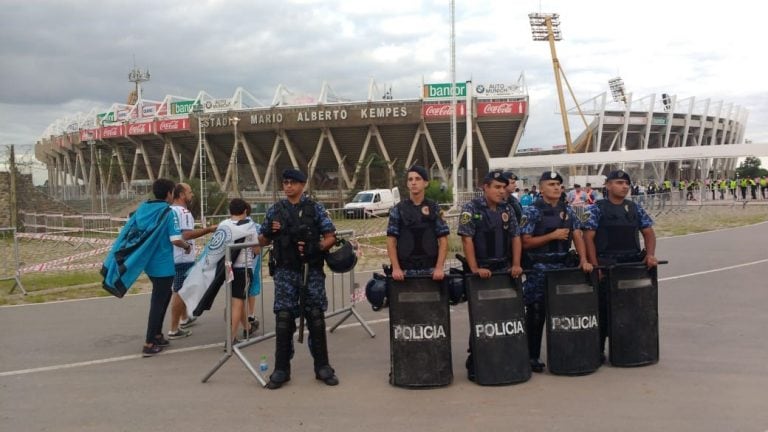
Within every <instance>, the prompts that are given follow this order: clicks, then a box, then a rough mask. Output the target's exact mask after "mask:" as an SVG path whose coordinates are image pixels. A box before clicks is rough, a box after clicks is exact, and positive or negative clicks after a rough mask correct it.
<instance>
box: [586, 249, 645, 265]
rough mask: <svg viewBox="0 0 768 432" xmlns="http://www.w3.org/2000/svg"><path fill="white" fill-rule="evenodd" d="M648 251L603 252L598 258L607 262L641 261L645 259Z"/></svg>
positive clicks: (602, 261)
mask: <svg viewBox="0 0 768 432" xmlns="http://www.w3.org/2000/svg"><path fill="white" fill-rule="evenodd" d="M645 255H646V252H645V251H644V250H643V251H641V252H617V253H602V254H599V255H598V256H597V260H598V261H600V262H601V263H605V264H623V263H631V262H639V261H642V260H643V259H645Z"/></svg>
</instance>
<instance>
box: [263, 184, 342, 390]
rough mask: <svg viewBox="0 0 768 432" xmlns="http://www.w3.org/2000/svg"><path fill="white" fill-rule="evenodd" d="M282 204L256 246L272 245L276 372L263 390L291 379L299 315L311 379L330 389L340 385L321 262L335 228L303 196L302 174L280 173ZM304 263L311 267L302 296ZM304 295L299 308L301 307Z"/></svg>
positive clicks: (322, 211)
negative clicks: (329, 341) (330, 341)
mask: <svg viewBox="0 0 768 432" xmlns="http://www.w3.org/2000/svg"><path fill="white" fill-rule="evenodd" d="M282 178H283V192H284V193H285V199H282V200H280V201H278V202H277V203H275V204H274V205H273V206H271V207H270V208H269V209H268V210H267V214H266V216H265V218H264V223H263V224H262V225H261V230H260V235H259V243H260V244H261V245H262V246H266V245H269V244H272V245H273V251H272V257H271V259H274V263H273V264H274V268H275V271H274V282H275V303H274V307H273V310H274V313H275V315H276V317H275V322H276V324H275V325H276V328H275V346H276V348H275V369H274V371H273V373H272V375H270V377H269V382H268V383H267V388H269V389H277V388H280V387H281V386H282V385H283V384H284V383H286V382H287V381H289V380H290V379H291V364H290V362H291V357H292V355H293V332H294V331H295V330H296V318H297V317H299V316H300V314H303V315H304V317H305V318H306V320H307V323H308V328H309V349H310V352H311V353H312V357H313V358H314V366H315V378H317V379H318V380H320V381H323V382H324V383H325V384H327V385H330V386H334V385H337V384H338V383H339V379H338V378H337V377H336V373H335V371H334V370H333V368H332V367H331V366H330V364H329V361H328V348H327V343H326V334H325V311H326V309H327V308H328V298H327V297H326V295H325V273H324V272H323V263H324V261H323V257H324V253H325V251H327V250H328V249H330V248H331V247H332V246H333V245H334V243H335V242H336V227H335V226H334V225H333V222H331V219H330V218H329V217H328V212H327V211H326V210H325V208H324V207H323V206H322V205H321V204H319V203H317V202H315V201H312V200H311V199H310V198H309V197H307V196H306V195H304V185H305V183H306V182H307V177H306V176H305V175H304V173H302V172H301V171H298V170H295V169H286V170H285V171H283V175H282ZM304 264H307V265H308V267H309V275H308V281H307V287H306V291H305V292H304V293H302V292H301V290H302V286H303V285H304V275H303V268H304ZM300 296H303V297H304V299H305V301H304V302H303V303H304V304H303V309H302V308H300V303H301V302H300V301H299V300H300Z"/></svg>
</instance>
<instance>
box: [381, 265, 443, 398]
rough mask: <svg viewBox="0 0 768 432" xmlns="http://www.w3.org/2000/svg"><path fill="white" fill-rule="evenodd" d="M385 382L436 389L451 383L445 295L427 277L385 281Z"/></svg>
mask: <svg viewBox="0 0 768 432" xmlns="http://www.w3.org/2000/svg"><path fill="white" fill-rule="evenodd" d="M388 283H389V284H390V288H389V340H390V361H391V372H390V378H389V381H390V383H391V384H392V385H395V386H398V387H437V386H445V385H448V384H450V383H451V381H453V364H452V362H451V319H450V313H449V307H448V292H447V289H446V286H445V283H444V281H443V282H437V281H433V280H432V279H431V277H430V276H426V277H408V278H406V279H405V281H402V282H399V281H395V280H392V279H391V278H388Z"/></svg>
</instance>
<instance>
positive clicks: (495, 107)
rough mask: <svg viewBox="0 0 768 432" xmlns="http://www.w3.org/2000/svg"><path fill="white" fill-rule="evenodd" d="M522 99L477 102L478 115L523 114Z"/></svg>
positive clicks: (510, 115)
mask: <svg viewBox="0 0 768 432" xmlns="http://www.w3.org/2000/svg"><path fill="white" fill-rule="evenodd" d="M525 109H526V103H525V102H524V101H512V102H478V103H477V116H478V117H520V116H522V115H523V114H525Z"/></svg>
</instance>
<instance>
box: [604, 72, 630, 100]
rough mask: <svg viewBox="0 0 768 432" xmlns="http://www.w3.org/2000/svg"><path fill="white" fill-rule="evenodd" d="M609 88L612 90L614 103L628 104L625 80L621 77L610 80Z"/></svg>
mask: <svg viewBox="0 0 768 432" xmlns="http://www.w3.org/2000/svg"><path fill="white" fill-rule="evenodd" d="M608 87H610V89H611V97H612V98H613V101H614V102H621V103H623V104H626V103H627V92H626V88H625V87H624V80H623V79H621V77H616V78H611V79H609V80H608Z"/></svg>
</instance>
